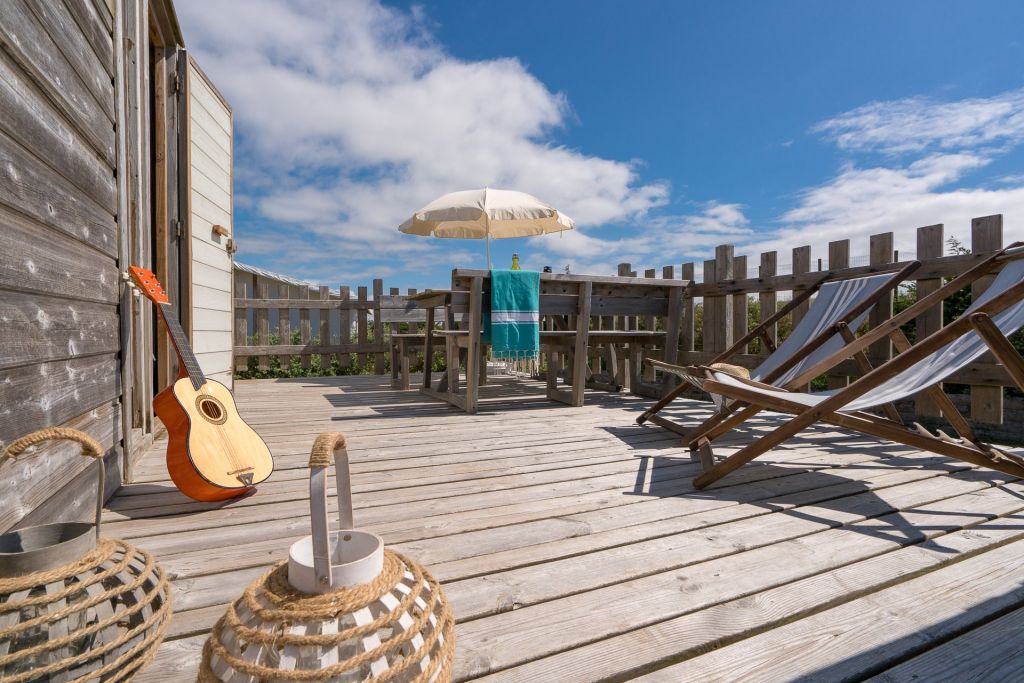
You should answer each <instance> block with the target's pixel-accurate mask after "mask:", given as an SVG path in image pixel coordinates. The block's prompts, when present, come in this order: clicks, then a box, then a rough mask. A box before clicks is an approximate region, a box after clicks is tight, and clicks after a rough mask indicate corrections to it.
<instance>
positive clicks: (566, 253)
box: [528, 202, 756, 273]
mask: <svg viewBox="0 0 1024 683" xmlns="http://www.w3.org/2000/svg"><path fill="white" fill-rule="evenodd" d="M697 208H698V209H699V212H698V213H694V214H688V215H678V216H652V217H649V218H648V219H647V220H645V221H644V222H643V223H642V224H641V225H639V226H638V227H636V228H635V229H633V230H630V231H629V233H628V235H627V236H625V237H616V238H599V237H595V236H592V235H588V234H585V233H581V232H569V233H561V234H559V235H554V236H552V235H546V236H544V237H536V238H533V239H532V240H531V242H530V246H531V247H533V248H534V249H535V250H536V251H534V252H532V253H530V254H529V255H528V263H530V264H532V265H534V266H536V265H540V264H541V262H543V265H550V264H551V263H552V262H553V263H556V264H559V266H561V265H564V264H569V265H570V267H571V268H572V270H573V271H575V272H588V273H614V272H616V267H617V265H618V264H619V263H630V264H632V265H633V268H634V270H637V271H638V272H639V271H640V270H643V269H645V268H651V267H660V266H662V265H669V264H679V263H682V262H684V261H689V260H693V259H702V258H710V257H711V256H712V255H713V253H714V248H715V247H716V246H717V245H719V244H724V243H744V242H747V241H749V240H750V239H752V238H753V237H754V236H755V235H756V233H755V232H754V231H753V230H752V229H751V228H750V221H749V219H748V218H747V217H746V215H745V214H744V213H743V207H742V206H741V205H739V204H722V203H719V202H707V203H705V204H703V205H701V206H699V207H697ZM620 232H624V231H620ZM659 272H660V271H659Z"/></svg>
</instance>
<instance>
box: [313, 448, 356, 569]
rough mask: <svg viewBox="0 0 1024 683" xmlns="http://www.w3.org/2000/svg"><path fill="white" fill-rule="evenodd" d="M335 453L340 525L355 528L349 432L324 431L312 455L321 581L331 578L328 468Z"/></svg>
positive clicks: (316, 566)
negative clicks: (349, 464) (348, 441)
mask: <svg viewBox="0 0 1024 683" xmlns="http://www.w3.org/2000/svg"><path fill="white" fill-rule="evenodd" d="M332 453H333V454H334V478H335V488H336V489H337V495H338V528H339V529H351V528H352V527H353V526H354V525H355V522H354V516H353V514H352V478H351V476H350V474H349V469H348V449H347V444H346V442H345V435H344V434H342V433H340V432H324V433H323V434H321V435H320V436H318V437H317V438H316V442H315V443H314V444H313V451H312V452H311V453H310V455H309V469H310V472H309V514H310V523H311V526H312V529H313V571H314V573H315V574H316V580H317V582H318V583H320V584H325V585H330V582H331V544H330V533H329V529H328V526H327V472H326V470H327V468H328V467H330V465H331V454H332Z"/></svg>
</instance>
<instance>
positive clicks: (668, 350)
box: [429, 269, 689, 413]
mask: <svg viewBox="0 0 1024 683" xmlns="http://www.w3.org/2000/svg"><path fill="white" fill-rule="evenodd" d="M489 280H490V275H489V272H488V271H486V270H465V269H456V270H454V271H452V291H451V294H450V297H449V300H448V304H449V305H448V307H447V320H446V333H445V334H444V337H445V357H446V359H447V386H446V391H443V392H440V391H433V390H430V391H429V393H431V394H432V395H436V396H438V397H440V398H443V399H444V400H446V401H448V402H449V403H452V404H453V405H457V406H459V407H461V408H463V409H464V410H466V412H469V413H475V412H476V410H477V405H478V395H479V387H480V384H481V376H480V375H481V370H482V366H483V364H484V363H485V358H484V353H483V343H482V340H481V324H482V323H481V321H482V320H483V316H484V315H486V314H487V310H488V308H489V301H490V295H489V287H488V283H489ZM688 285H689V281H687V280H655V279H647V278H635V277H616V276H590V275H562V274H556V273H542V274H541V291H540V315H541V319H542V321H547V323H548V324H550V326H551V327H553V328H555V329H550V330H544V331H542V332H541V347H542V352H543V353H544V355H545V360H546V361H547V365H548V370H547V396H548V398H550V399H552V400H556V401H561V402H563V403H567V404H569V405H572V406H582V405H583V391H584V388H585V386H586V384H587V379H588V377H592V376H593V373H592V372H591V370H590V368H589V367H588V363H587V353H588V350H589V349H590V348H591V347H602V348H604V349H605V350H606V352H607V355H606V356H605V358H606V360H608V361H609V363H610V364H609V367H610V368H616V367H617V366H618V362H617V356H616V352H617V349H621V348H623V347H625V348H627V349H628V353H629V357H630V359H631V364H632V369H631V373H630V374H631V375H632V379H633V380H634V381H635V382H640V373H639V367H640V363H641V359H642V357H643V355H644V353H645V351H646V350H647V349H650V348H653V347H661V348H662V349H663V351H662V358H663V359H668V358H676V357H677V354H678V347H679V333H680V326H681V317H682V310H683V295H684V292H685V290H686V287H687V286H688ZM615 315H626V316H633V315H636V316H660V317H663V318H664V326H663V329H661V330H657V331H656V330H591V329H590V328H591V317H592V316H615ZM462 351H464V353H460V352H462ZM460 356H464V357H465V365H466V382H465V388H464V389H462V388H461V386H460V380H459V367H460V364H461V362H460ZM669 362H670V361H669ZM563 367H564V373H563ZM563 374H564V379H565V380H566V383H567V384H568V385H569V388H568V389H564V388H562V387H560V386H559V383H558V382H559V377H560V376H561V375H563ZM670 381H671V379H670V378H665V382H666V383H667V382H670ZM603 384H604V385H611V386H615V384H616V382H615V377H614V373H613V378H612V382H611V383H608V382H605V383H603ZM633 386H636V385H633ZM601 388H605V386H602V387H601Z"/></svg>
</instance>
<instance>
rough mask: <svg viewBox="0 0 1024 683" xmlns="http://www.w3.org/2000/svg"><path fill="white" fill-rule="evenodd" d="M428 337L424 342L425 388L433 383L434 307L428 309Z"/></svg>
mask: <svg viewBox="0 0 1024 683" xmlns="http://www.w3.org/2000/svg"><path fill="white" fill-rule="evenodd" d="M426 333H427V338H426V339H425V340H424V342H423V388H424V389H429V388H430V386H431V384H430V382H431V378H430V368H431V366H432V365H433V364H434V309H433V307H431V308H428V309H427V329H426Z"/></svg>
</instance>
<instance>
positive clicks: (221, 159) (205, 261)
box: [186, 58, 234, 388]
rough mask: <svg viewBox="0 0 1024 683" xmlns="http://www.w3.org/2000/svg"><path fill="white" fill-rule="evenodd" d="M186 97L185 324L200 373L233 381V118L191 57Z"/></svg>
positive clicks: (230, 384)
mask: <svg viewBox="0 0 1024 683" xmlns="http://www.w3.org/2000/svg"><path fill="white" fill-rule="evenodd" d="M186 88H187V89H186V95H187V99H188V146H187V149H188V152H187V153H188V164H187V171H188V192H187V197H188V200H187V201H188V210H187V212H186V215H187V217H188V231H189V240H188V246H189V249H190V254H189V259H188V268H189V273H188V278H187V280H188V282H189V286H188V290H189V302H188V315H187V316H186V318H187V321H188V330H189V332H190V335H191V339H192V347H193V350H194V351H195V354H196V358H198V359H199V364H200V366H201V367H202V369H203V373H204V374H205V375H206V376H207V377H210V378H212V379H215V380H217V381H219V382H222V383H223V384H225V385H227V386H228V387H229V388H230V387H231V386H232V382H231V379H232V344H233V335H232V332H231V327H232V322H233V320H234V315H233V313H232V304H233V301H234V295H233V291H232V287H233V284H234V276H233V272H232V271H233V256H232V254H233V252H234V249H233V237H234V220H233V218H234V216H233V209H234V204H233V196H232V180H233V168H232V161H233V133H234V128H233V121H232V114H231V107H230V106H229V105H228V103H227V101H226V100H225V99H224V98H223V97H222V96H221V94H220V93H219V92H218V91H217V88H216V87H214V85H213V84H212V83H211V82H210V80H209V79H208V78H207V77H206V74H204V73H203V71H202V69H200V68H199V67H198V66H197V65H196V63H195V60H194V59H191V58H190V59H189V61H188V69H187V78H186Z"/></svg>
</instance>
